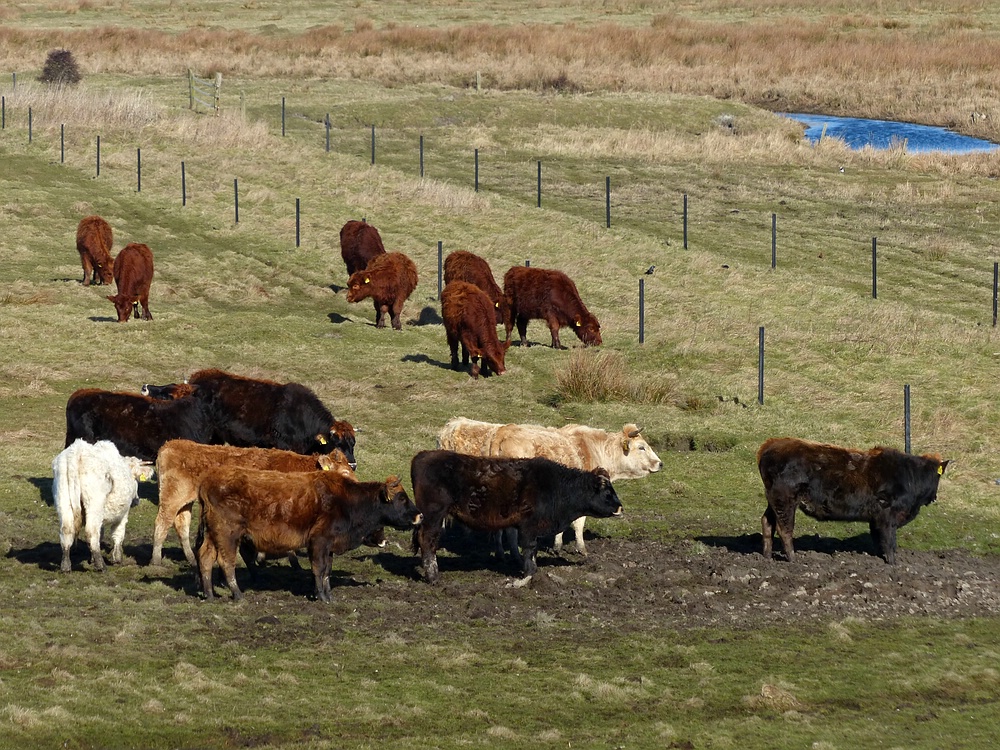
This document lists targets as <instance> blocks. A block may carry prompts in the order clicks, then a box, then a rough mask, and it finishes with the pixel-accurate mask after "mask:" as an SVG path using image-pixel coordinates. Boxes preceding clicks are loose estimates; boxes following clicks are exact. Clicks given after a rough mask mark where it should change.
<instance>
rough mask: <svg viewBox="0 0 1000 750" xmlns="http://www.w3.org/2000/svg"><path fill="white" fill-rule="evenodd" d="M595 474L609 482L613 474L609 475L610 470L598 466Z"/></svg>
mask: <svg viewBox="0 0 1000 750" xmlns="http://www.w3.org/2000/svg"><path fill="white" fill-rule="evenodd" d="M594 474H596V475H597V476H599V477H604V478H605V479H607V480H608V481H609V482H610V481H611V474H609V473H608V470H607V469H605V468H604V467H603V466H598V467H597V468H596V469H594Z"/></svg>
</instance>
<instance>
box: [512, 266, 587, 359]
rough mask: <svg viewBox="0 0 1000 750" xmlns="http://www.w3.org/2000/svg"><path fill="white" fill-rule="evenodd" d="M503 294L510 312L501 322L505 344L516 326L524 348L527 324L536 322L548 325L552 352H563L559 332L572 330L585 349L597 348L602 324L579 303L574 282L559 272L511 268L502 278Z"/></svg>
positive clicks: (581, 302) (526, 340) (526, 339)
mask: <svg viewBox="0 0 1000 750" xmlns="http://www.w3.org/2000/svg"><path fill="white" fill-rule="evenodd" d="M503 293H504V297H506V299H507V305H508V307H509V308H510V309H509V310H508V313H507V318H506V319H505V320H504V328H505V329H506V332H507V340H508V341H510V332H511V329H513V327H514V325H515V324H516V325H517V332H518V333H519V334H520V336H521V344H522V345H527V343H528V338H527V333H528V321H529V320H530V319H532V318H539V319H541V320H544V321H545V322H546V323H548V326H549V331H550V332H551V333H552V348H553V349H562V348H563V347H562V345H561V344H560V343H559V329H560V328H562V327H563V326H572V328H573V333H575V334H576V335H577V338H579V339H580V341H582V342H583V345H584V346H599V345H600V343H601V324H600V323H598V322H597V318H595V317H594V316H593V315H592V314H591V312H590V311H589V310H588V309H587V307H586V306H585V305H584V304H583V301H582V300H581V299H580V293H579V292H578V291H577V289H576V284H574V283H573V280H572V279H571V278H570V277H569V276H567V275H566V274H564V273H563V272H562V271H553V270H549V269H545V268H531V267H526V266H514V267H513V268H511V269H510V270H509V271H507V273H506V274H505V275H504V277H503Z"/></svg>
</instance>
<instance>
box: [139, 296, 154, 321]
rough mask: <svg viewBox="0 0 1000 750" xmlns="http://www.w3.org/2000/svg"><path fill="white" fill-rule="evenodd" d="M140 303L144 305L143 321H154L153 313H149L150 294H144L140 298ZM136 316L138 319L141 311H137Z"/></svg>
mask: <svg viewBox="0 0 1000 750" xmlns="http://www.w3.org/2000/svg"><path fill="white" fill-rule="evenodd" d="M139 303H140V304H141V305H142V319H143V320H152V319H153V313H151V312H150V311H149V294H148V293H147V294H144V295H142V296H141V297H139ZM135 316H136V317H137V318H138V317H139V311H138V310H136V311H135Z"/></svg>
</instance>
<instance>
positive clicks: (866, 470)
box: [757, 438, 948, 565]
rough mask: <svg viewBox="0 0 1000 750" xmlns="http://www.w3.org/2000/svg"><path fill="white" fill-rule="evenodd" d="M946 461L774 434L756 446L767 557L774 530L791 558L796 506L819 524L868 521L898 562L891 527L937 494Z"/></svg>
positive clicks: (888, 559) (889, 555)
mask: <svg viewBox="0 0 1000 750" xmlns="http://www.w3.org/2000/svg"><path fill="white" fill-rule="evenodd" d="M947 466H948V462H947V461H942V460H941V457H940V456H938V455H927V456H911V455H909V454H907V453H901V452H899V451H897V450H894V449H892V448H883V447H875V448H872V449H871V450H869V451H859V450H853V449H849V448H841V447H839V446H836V445H826V444H824V443H813V442H811V441H808V440H799V439H798V438H771V439H770V440H766V441H765V442H764V444H763V445H761V446H760V450H758V451H757V468H758V469H759V470H760V477H761V480H762V481H763V482H764V494H765V496H766V497H767V509H766V510H765V511H764V515H763V516H761V519H760V524H761V530H762V532H763V535H764V556H765V557H771V546H772V543H773V539H774V532H775V531H776V530H777V532H778V534H779V536H780V537H781V543H782V545H783V546H784V548H785V557H787V558H788V560H789V561H792V560H794V559H795V549H794V548H793V546H792V531H793V530H794V528H795V511H796V510H797V509H801V510H802V512H803V513H805V514H806V515H807V516H811V517H813V518H815V519H817V520H819V521H867V522H868V529H869V531H871V535H872V540H873V541H874V542H875V547H876V549H878V550H879V551H880V552H881V553H882V557H884V558H885V561H886V562H887V563H889V564H890V565H892V564H894V563H895V562H896V529H898V528H899V527H901V526H904V525H905V524H908V523H909V522H910V521H912V520H913V519H914V518H916V517H917V513H919V512H920V509H921V508H922V507H923V506H925V505H930V504H931V503H932V502H934V500H935V498H936V497H937V491H938V483H939V482H940V481H941V475H942V474H944V470H945V467H947Z"/></svg>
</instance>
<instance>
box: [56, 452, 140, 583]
mask: <svg viewBox="0 0 1000 750" xmlns="http://www.w3.org/2000/svg"><path fill="white" fill-rule="evenodd" d="M152 474H153V467H152V464H150V463H148V462H145V461H142V460H141V459H139V458H136V457H134V456H122V455H121V454H120V453H119V452H118V449H117V448H115V446H114V444H113V443H111V442H110V441H107V440H99V441H97V442H96V443H88V442H86V441H85V440H74V441H73V443H72V444H71V445H70V446H69V447H67V448H65V449H64V450H63V451H62V452H61V453H59V455H57V456H56V457H55V459H53V461H52V496H53V499H54V501H55V506H56V513H57V514H58V516H59V546H60V547H62V563H61V565H60V566H59V569H60V570H61V571H62V572H63V573H69V572H70V570H71V569H72V564H71V562H70V554H69V553H70V549H71V548H72V547H73V542H75V541H76V538H77V535H78V534H79V533H80V529H81V528H82V529H83V532H84V537H85V538H86V540H87V543H88V544H89V545H90V564H91V566H92V567H93V568H94V570H97V571H103V570H104V556H103V555H102V554H101V529H102V527H103V526H104V524H108V525H110V526H111V527H112V532H111V543H112V547H111V562H112V563H114V564H117V563H120V562H121V561H122V544H123V542H124V541H125V526H126V524H127V523H128V513H129V510H130V509H131V508H132V507H133V506H134V505H136V504H137V503H138V502H139V486H138V484H137V481H145V480H146V479H148V478H151V477H152Z"/></svg>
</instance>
